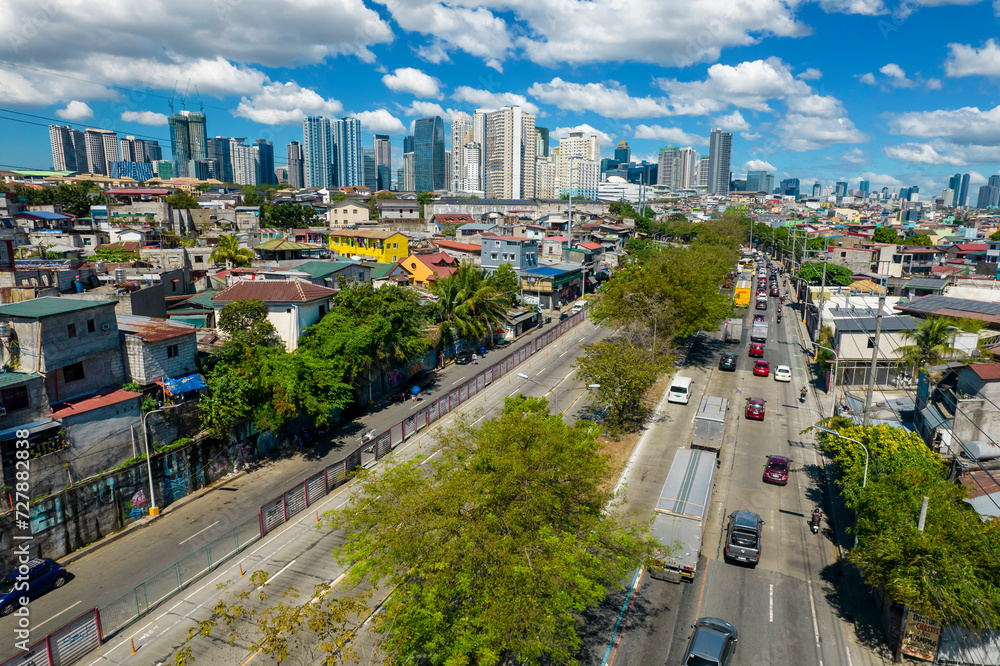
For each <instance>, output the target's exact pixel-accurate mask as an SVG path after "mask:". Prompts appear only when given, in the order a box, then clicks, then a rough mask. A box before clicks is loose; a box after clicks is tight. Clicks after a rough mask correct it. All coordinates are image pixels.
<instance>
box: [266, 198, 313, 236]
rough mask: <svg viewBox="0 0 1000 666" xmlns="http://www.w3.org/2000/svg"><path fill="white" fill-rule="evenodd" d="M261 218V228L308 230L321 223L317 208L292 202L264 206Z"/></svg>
mask: <svg viewBox="0 0 1000 666" xmlns="http://www.w3.org/2000/svg"><path fill="white" fill-rule="evenodd" d="M260 218H261V226H265V227H274V228H277V229H306V228H308V227H312V226H316V225H317V224H318V223H319V221H320V217H319V214H318V213H317V212H316V209H315V208H313V207H312V206H310V205H302V204H299V203H295V202H292V201H282V202H281V203H276V204H264V205H262V206H261V208H260Z"/></svg>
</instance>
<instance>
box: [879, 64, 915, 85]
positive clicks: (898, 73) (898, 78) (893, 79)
mask: <svg viewBox="0 0 1000 666" xmlns="http://www.w3.org/2000/svg"><path fill="white" fill-rule="evenodd" d="M878 71H880V72H882V73H883V74H885V75H886V76H887V77H888V81H889V85H891V86H894V87H896V88H912V87H913V86H915V85H917V84H916V82H915V81H913V80H912V79H909V78H907V77H906V71H904V70H903V68H902V67H900V66H899V65H897V64H896V63H894V62H890V63H888V64H886V65H883V66H882V67H881V68H880V69H879V70H878Z"/></svg>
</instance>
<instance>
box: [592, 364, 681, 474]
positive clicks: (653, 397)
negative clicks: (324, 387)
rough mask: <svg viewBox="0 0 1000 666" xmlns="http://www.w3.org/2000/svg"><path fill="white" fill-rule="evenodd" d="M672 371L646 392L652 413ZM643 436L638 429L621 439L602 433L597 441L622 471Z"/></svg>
mask: <svg viewBox="0 0 1000 666" xmlns="http://www.w3.org/2000/svg"><path fill="white" fill-rule="evenodd" d="M671 377H672V373H666V374H664V375H663V377H661V378H660V379H658V380H657V382H656V383H655V384H653V388H651V389H649V391H647V392H646V408H647V409H648V410H649V411H650V413H652V411H653V409H655V408H656V403H657V402H659V400H660V396H662V395H663V392H664V391H666V390H667V384H668V383H669V382H670V378H671ZM641 436H642V431H641V430H638V431H636V432H630V433H626V434H625V435H623V436H622V437H621V439H611V438H609V437H607V436H605V435H601V436H600V437H598V438H597V441H598V442H600V443H601V444H602V445H603V446H604V452H605V453H607V454H608V455H610V456H611V464H612V466H613V467H614V468H615V469H616V470H618V471H620V470H621V469H622V467H624V466H625V463H626V461H628V459H629V456H631V455H632V449H634V448H635V445H636V444H637V443H638V442H639V438H640V437H641ZM617 476H618V475H617V473H616V474H615V478H616V479H617Z"/></svg>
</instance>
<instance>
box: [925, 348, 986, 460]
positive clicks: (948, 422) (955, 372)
mask: <svg viewBox="0 0 1000 666" xmlns="http://www.w3.org/2000/svg"><path fill="white" fill-rule="evenodd" d="M928 372H930V373H933V374H934V375H936V376H939V377H940V379H939V380H938V381H937V382H936V383H931V384H929V391H927V392H918V393H917V404H916V407H917V409H916V414H915V418H914V422H915V423H914V424H915V426H916V428H917V432H918V433H920V436H921V437H922V438H923V439H924V441H925V442H926V443H927V445H928V446H930V447H931V448H932V449H934V450H935V451H937V452H939V453H948V454H950V455H954V456H963V457H971V458H975V457H977V455H978V453H977V452H978V451H979V450H980V449H983V448H986V449H988V448H990V443H996V442H998V441H1000V410H998V409H997V408H996V405H997V404H998V401H1000V364H997V363H973V364H965V363H961V362H951V363H947V364H944V365H940V366H936V367H933V368H928ZM925 381H927V382H930V380H929V379H928V378H926V377H925Z"/></svg>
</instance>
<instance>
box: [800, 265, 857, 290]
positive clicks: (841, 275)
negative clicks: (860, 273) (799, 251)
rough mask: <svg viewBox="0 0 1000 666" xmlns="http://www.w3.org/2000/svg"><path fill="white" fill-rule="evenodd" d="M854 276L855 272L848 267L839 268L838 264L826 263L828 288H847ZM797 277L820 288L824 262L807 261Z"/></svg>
mask: <svg viewBox="0 0 1000 666" xmlns="http://www.w3.org/2000/svg"><path fill="white" fill-rule="evenodd" d="M852 275H854V271H852V270H851V269H850V268H847V267H846V266H838V265H837V264H831V263H829V262H827V263H826V284H827V286H841V287H846V286H847V285H849V284H851V282H853V280H852V279H851V276H852ZM796 277H797V278H799V279H800V280H805V281H806V282H807V283H808V284H811V285H815V286H819V285H821V284H822V283H823V262H821V261H807V262H805V263H803V264H802V266H800V267H799V272H798V273H796Z"/></svg>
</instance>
